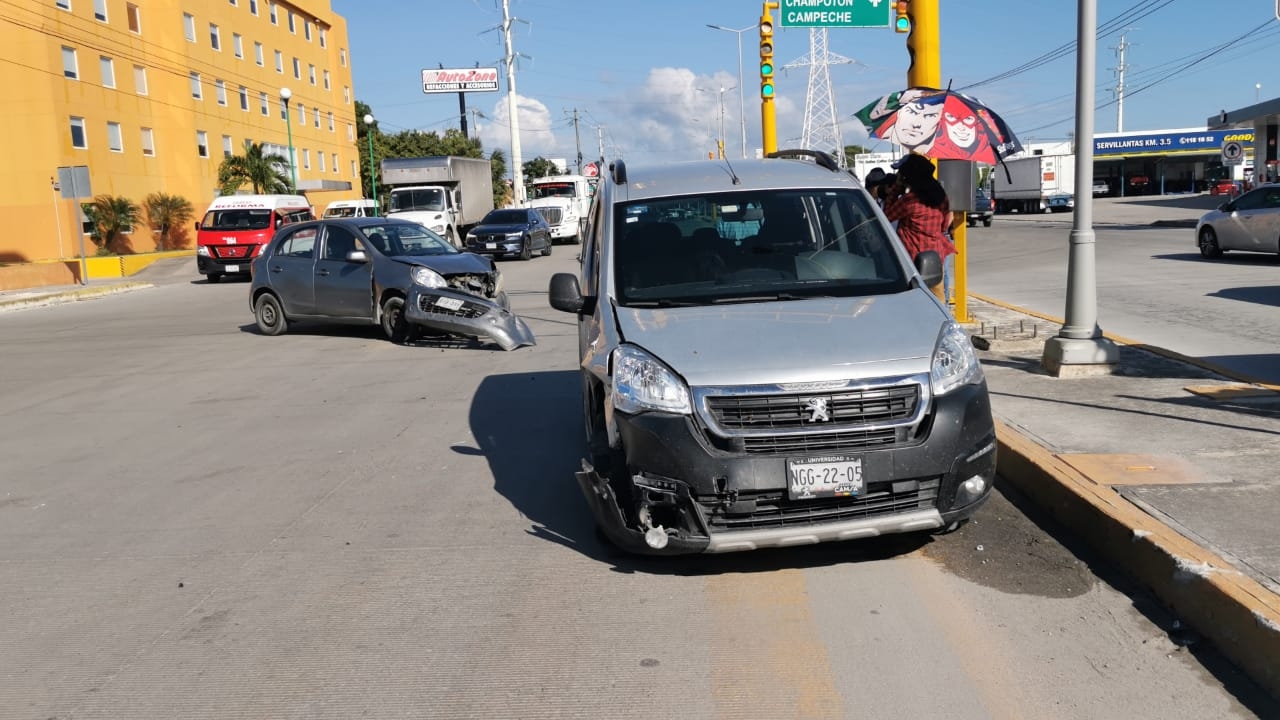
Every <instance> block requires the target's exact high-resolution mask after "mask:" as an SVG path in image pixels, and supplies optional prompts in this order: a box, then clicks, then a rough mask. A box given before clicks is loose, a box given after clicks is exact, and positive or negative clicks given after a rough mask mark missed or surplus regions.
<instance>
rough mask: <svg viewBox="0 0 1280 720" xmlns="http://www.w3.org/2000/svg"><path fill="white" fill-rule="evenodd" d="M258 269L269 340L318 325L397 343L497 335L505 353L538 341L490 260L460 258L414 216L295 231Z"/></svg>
mask: <svg viewBox="0 0 1280 720" xmlns="http://www.w3.org/2000/svg"><path fill="white" fill-rule="evenodd" d="M252 270H253V284H252V285H251V286H250V290H249V305H250V307H251V309H252V310H253V314H254V318H255V319H256V320H257V323H258V329H259V330H260V331H261V332H262V333H263V334H265V335H279V334H281V333H283V332H285V331H286V330H287V329H288V327H289V324H290V323H292V322H296V321H299V320H318V321H323V322H331V323H355V324H377V325H381V326H382V330H383V332H384V333H385V334H386V336H387V338H388V339H390V340H392V341H395V342H404V341H408V340H412V339H413V338H414V336H415V334H416V333H418V332H419V331H420V330H421V329H423V328H425V329H428V330H433V331H436V332H442V333H457V334H462V335H470V336H477V337H485V338H489V339H491V340H493V341H494V342H496V343H498V344H499V345H500V346H501V347H502V348H503V349H504V350H512V349H514V348H517V347H520V346H522V345H532V344H534V338H533V332H532V331H531V330H530V329H529V326H528V325H526V324H525V322H524V321H523V320H521V319H520V318H519V317H517V316H516V315H515V314H514V313H512V312H511V307H510V303H508V301H507V295H506V293H505V292H503V290H502V274H501V273H500V272H499V271H498V268H497V267H496V266H495V265H494V263H493V261H492V260H491V259H489V258H485V257H481V256H479V255H474V254H472V253H464V252H459V251H458V250H457V248H455V247H453V245H450V244H449V242H448V241H447V240H445V239H444V238H442V237H440V236H439V235H436V234H435V233H433V232H431V231H430V230H428V229H427V228H425V227H423V226H422V225H419V224H418V223H414V222H409V221H407V220H396V219H393V218H378V217H372V218H364V217H360V218H332V219H326V220H318V221H314V222H306V223H298V224H294V225H289V226H287V227H285V228H284V229H282V230H280V231H278V232H277V233H276V235H275V237H273V238H272V240H271V243H270V245H269V246H268V247H267V250H266V251H265V252H264V253H262V254H260V255H259V256H258V258H257V259H255V260H254V261H253V266H252Z"/></svg>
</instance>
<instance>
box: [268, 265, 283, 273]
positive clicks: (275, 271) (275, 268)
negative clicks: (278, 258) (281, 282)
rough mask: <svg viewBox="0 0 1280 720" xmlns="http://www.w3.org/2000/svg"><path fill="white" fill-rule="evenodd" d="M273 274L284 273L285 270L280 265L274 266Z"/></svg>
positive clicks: (272, 268) (272, 267)
mask: <svg viewBox="0 0 1280 720" xmlns="http://www.w3.org/2000/svg"><path fill="white" fill-rule="evenodd" d="M271 272H273V273H279V272H284V268H282V267H280V266H279V265H272V266H271Z"/></svg>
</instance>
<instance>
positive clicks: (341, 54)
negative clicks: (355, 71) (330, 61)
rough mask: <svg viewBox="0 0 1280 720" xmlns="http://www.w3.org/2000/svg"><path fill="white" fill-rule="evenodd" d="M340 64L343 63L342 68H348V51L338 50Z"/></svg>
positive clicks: (344, 49)
mask: <svg viewBox="0 0 1280 720" xmlns="http://www.w3.org/2000/svg"><path fill="white" fill-rule="evenodd" d="M338 62H341V63H342V67H346V66H347V49H346V48H338Z"/></svg>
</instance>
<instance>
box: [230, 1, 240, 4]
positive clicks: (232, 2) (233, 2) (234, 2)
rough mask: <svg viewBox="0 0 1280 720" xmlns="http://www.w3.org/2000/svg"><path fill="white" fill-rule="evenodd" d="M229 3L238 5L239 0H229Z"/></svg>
mask: <svg viewBox="0 0 1280 720" xmlns="http://www.w3.org/2000/svg"><path fill="white" fill-rule="evenodd" d="M231 4H232V5H239V4H240V3H239V2H236V0H231Z"/></svg>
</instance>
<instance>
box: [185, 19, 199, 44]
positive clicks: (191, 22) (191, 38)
mask: <svg viewBox="0 0 1280 720" xmlns="http://www.w3.org/2000/svg"><path fill="white" fill-rule="evenodd" d="M182 31H183V32H184V33H186V35H187V42H195V41H196V17H195V16H194V15H192V14H191V13H182Z"/></svg>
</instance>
